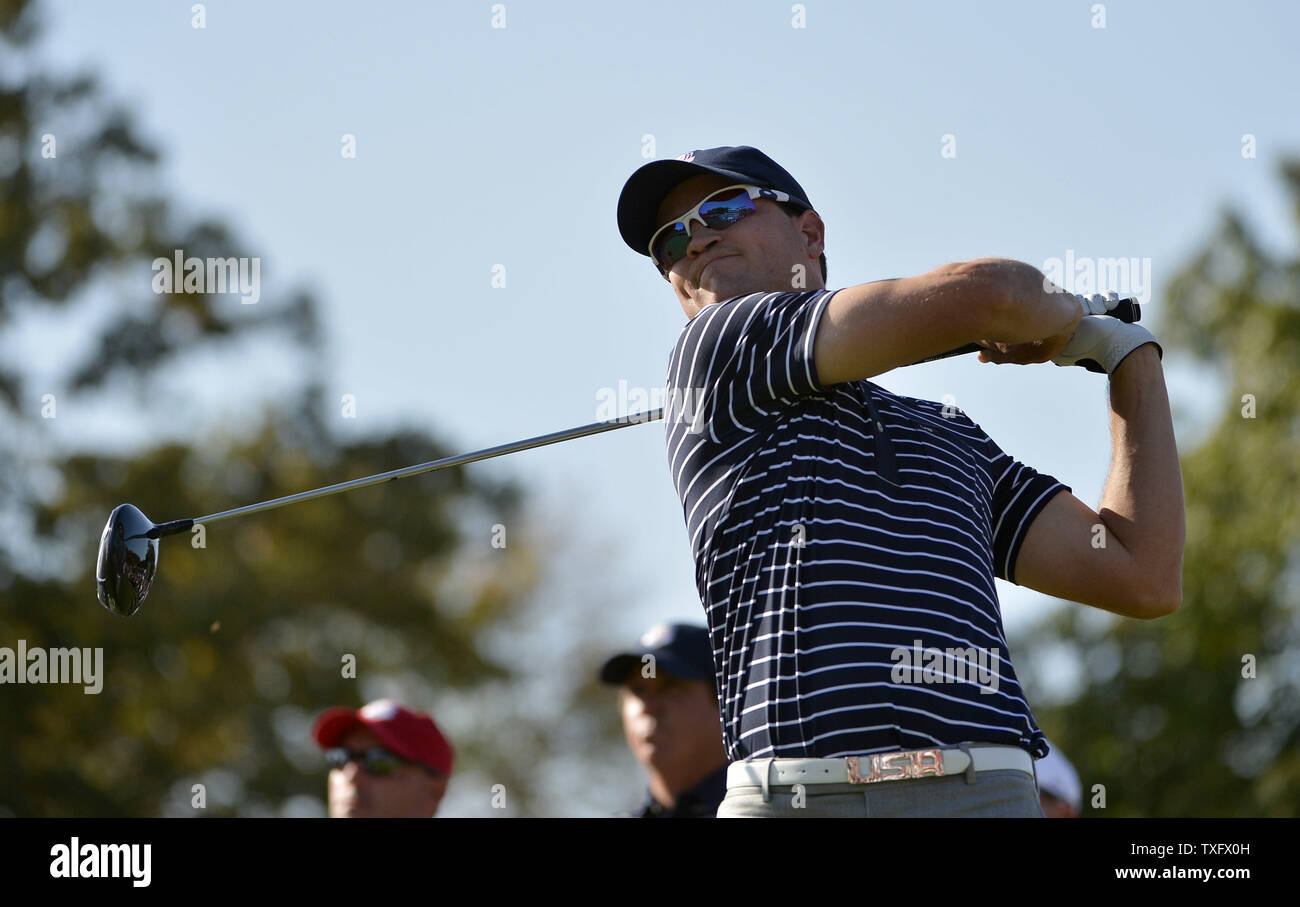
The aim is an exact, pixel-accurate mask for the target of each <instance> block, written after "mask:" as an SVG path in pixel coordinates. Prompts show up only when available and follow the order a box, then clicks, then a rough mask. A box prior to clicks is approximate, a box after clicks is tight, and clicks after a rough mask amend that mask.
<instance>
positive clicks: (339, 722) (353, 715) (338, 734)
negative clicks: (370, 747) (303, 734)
mask: <svg viewBox="0 0 1300 907" xmlns="http://www.w3.org/2000/svg"><path fill="white" fill-rule="evenodd" d="M359 724H361V719H360V718H358V717H357V712H356V710H355V709H350V708H348V707H347V706H345V705H337V706H334V708H331V709H326V710H325V711H324V712H322V713H321V714H320V717H319V718H317V719H316V723H315V724H313V725H312V728H311V735H312V737H313V738H314V739H315V741H316V743H317V745H319V746H320V747H321V748H322V749H329V748H330V747H332V746H338V742H339V741H340V740H342V739H343V735H344V734H346V733H347V732H348V731H350V730H351V729H352V728H354V727H356V726H357V725H359Z"/></svg>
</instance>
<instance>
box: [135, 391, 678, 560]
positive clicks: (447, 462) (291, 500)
mask: <svg viewBox="0 0 1300 907" xmlns="http://www.w3.org/2000/svg"><path fill="white" fill-rule="evenodd" d="M663 416H664V411H663V409H662V408H660V409H652V410H650V411H648V412H644V413H634V414H632V415H629V416H621V417H619V418H617V419H611V420H609V421H606V422H592V423H591V424H590V425H582V426H579V427H578V428H570V429H566V430H564V431H557V432H552V433H551V434H549V435H538V436H537V437H535V438H527V439H525V440H523V441H515V442H513V443H511V444H500V445H498V446H496V447H486V448H484V449H483V450H476V451H473V452H472V453H467V454H460V455H459V456H455V457H444V458H443V459H441V460H430V461H429V462H428V463H420V464H418V465H416V466H407V467H404V468H402V469H394V470H392V471H391V472H382V473H379V474H378V475H373V476H367V477H366V478H362V479H352V480H351V481H349V482H339V483H338V484H337V485H328V486H326V487H324V488H317V489H315V490H313V491H302V492H299V493H298V494H290V495H286V496H284V497H282V498H276V499H274V500H271V501H263V502H262V503H260V504H249V505H248V506H247V507H236V508H235V509H234V510H223V511H221V512H220V513H213V514H209V515H208V516H205V517H198V518H197V519H192V520H174V521H172V522H170V523H162V524H160V525H158V526H157V527H155V530H154V532H151V533H150V536H151V537H152V538H161V537H163V536H166V535H175V534H176V533H178V532H186V531H188V530H189V529H190V528H191V527H193V526H195V525H198V524H200V523H202V524H207V523H215V522H216V521H217V520H224V519H228V518H230V517H234V516H243V515H244V514H246V513H259V512H261V511H263V510H274V509H275V508H277V507H283V506H285V505H286V504H296V503H298V502H299V501H310V500H312V499H314V498H324V497H328V496H330V495H334V494H338V493H339V492H343V491H352V490H353V489H355V488H365V487H367V486H369V485H378V484H380V483H381V482H391V481H393V480H394V479H405V478H407V477H409V476H418V475H421V474H423V473H426V472H433V471H435V470H438V469H447V468H449V467H452V466H460V465H461V464H463V463H473V462H475V461H477V460H490V459H491V458H493V457H502V456H505V455H506V454H512V453H518V452H519V451H521V450H532V449H533V448H534V447H545V446H546V445H548V444H559V443H560V442H561V441H572V440H573V439H575V438H585V437H586V436H587V435H598V434H600V433H601V432H606V431H613V430H614V429H616V428H626V427H627V426H629V425H637V424H640V423H642V422H654V421H655V420H657V419H662V418H663Z"/></svg>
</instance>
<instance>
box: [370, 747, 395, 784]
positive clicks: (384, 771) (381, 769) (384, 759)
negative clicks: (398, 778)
mask: <svg viewBox="0 0 1300 907" xmlns="http://www.w3.org/2000/svg"><path fill="white" fill-rule="evenodd" d="M363 764H364V765H365V767H366V771H368V772H370V774H372V775H375V776H376V777H380V778H382V777H384V776H385V775H391V774H392V773H393V772H395V771H397V765H398V762H397V760H396V759H395V758H393V757H392V756H391V755H389V753H388V751H387V750H380V749H374V750H369V751H367V753H366V758H365V762H364V763H363Z"/></svg>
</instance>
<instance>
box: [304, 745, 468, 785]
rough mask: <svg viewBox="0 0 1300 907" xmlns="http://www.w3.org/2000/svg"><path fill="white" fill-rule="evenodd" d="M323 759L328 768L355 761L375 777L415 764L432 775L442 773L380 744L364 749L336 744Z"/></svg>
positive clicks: (384, 776) (383, 776)
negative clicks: (351, 748) (404, 757)
mask: <svg viewBox="0 0 1300 907" xmlns="http://www.w3.org/2000/svg"><path fill="white" fill-rule="evenodd" d="M325 761H326V762H328V763H329V766H330V768H338V769H341V768H344V767H346V766H347V764H348V763H349V762H356V763H358V764H360V766H361V767H362V768H363V769H365V770H366V773H367V774H370V775H374V776H375V777H376V778H386V777H388V776H389V775H391V774H393V773H394V772H396V771H397V770H398V769H399V768H401V767H402V766H403V765H414V766H417V767H419V768H422V769H424V770H425V771H426V772H428V773H429V774H431V775H433V776H434V777H440V776H441V775H442V773H441V772H436V771H434V770H433V769H431V768H429V767H428V766H427V765H424V764H423V763H421V762H413V761H411V760H410V759H403V758H402V757H401V756H398V755H397V754H396V753H393V752H390V751H389V750H386V749H384V748H383V747H382V746H372V747H371V748H370V749H366V750H350V749H346V748H344V747H341V746H336V747H334V748H333V749H328V750H326V751H325Z"/></svg>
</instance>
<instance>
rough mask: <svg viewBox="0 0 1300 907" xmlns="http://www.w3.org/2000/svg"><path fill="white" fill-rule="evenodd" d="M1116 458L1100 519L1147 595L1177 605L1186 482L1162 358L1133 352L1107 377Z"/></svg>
mask: <svg viewBox="0 0 1300 907" xmlns="http://www.w3.org/2000/svg"><path fill="white" fill-rule="evenodd" d="M1110 407H1111V420H1110V425H1111V436H1112V439H1113V459H1112V462H1111V468H1110V475H1109V476H1108V477H1107V480H1106V490H1105V492H1104V493H1103V495H1102V500H1101V507H1100V508H1099V513H1100V515H1101V518H1102V520H1103V522H1105V524H1106V527H1107V531H1109V532H1110V534H1111V535H1113V536H1114V537H1115V538H1116V539H1118V540H1119V542H1120V544H1121V545H1123V546H1124V548H1125V549H1126V550H1127V551H1128V552H1129V553H1130V554H1131V555H1132V556H1133V559H1134V562H1135V564H1136V566H1137V568H1138V575H1140V576H1142V577H1144V578H1145V579H1146V580H1148V581H1149V582H1150V586H1149V587H1148V589H1147V592H1148V594H1149V595H1151V596H1153V597H1154V598H1155V599H1156V600H1157V601H1159V602H1161V603H1163V604H1168V605H1177V604H1178V603H1179V602H1181V600H1182V575H1183V544H1184V541H1185V539H1186V527H1185V519H1184V513H1183V476H1182V470H1181V468H1180V467H1179V464H1178V447H1177V444H1176V442H1175V439H1174V427H1173V419H1172V417H1171V415H1170V412H1169V395H1168V393H1167V392H1166V390H1165V378H1164V372H1163V370H1162V369H1161V365H1160V357H1159V355H1158V354H1157V353H1156V348H1155V347H1154V346H1153V345H1151V344H1149V343H1148V344H1145V345H1143V346H1140V347H1138V348H1137V349H1135V350H1134V351H1133V352H1132V353H1130V354H1129V355H1128V356H1126V357H1125V358H1124V361H1123V362H1121V363H1120V364H1119V366H1118V367H1117V368H1116V369H1115V371H1114V372H1112V373H1111V376H1110Z"/></svg>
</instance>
